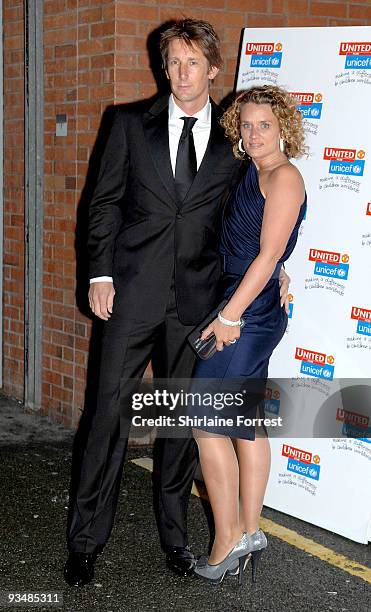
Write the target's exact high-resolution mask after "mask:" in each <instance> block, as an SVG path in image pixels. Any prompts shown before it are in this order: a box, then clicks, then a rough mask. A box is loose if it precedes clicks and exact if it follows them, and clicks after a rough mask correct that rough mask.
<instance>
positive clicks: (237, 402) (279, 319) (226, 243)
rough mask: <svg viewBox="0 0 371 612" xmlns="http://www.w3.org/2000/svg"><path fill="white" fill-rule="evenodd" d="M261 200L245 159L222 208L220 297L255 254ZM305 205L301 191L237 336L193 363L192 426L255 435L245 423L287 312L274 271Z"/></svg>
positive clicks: (258, 405)
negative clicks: (291, 222)
mask: <svg viewBox="0 0 371 612" xmlns="http://www.w3.org/2000/svg"><path fill="white" fill-rule="evenodd" d="M264 205H265V198H264V196H263V195H262V193H261V191H260V188H259V180H258V171H257V168H256V166H255V164H254V163H253V162H251V163H250V165H249V166H248V169H247V172H246V174H245V176H244V177H243V179H242V180H241V182H240V183H239V185H238V187H237V189H236V190H235V192H234V194H233V195H232V196H231V197H230V198H229V200H228V201H227V203H226V206H225V209H224V215H223V220H222V228H221V239H220V253H221V256H222V260H223V277H222V281H221V282H222V286H223V290H222V295H223V298H227V299H228V298H230V297H231V295H232V294H233V293H234V291H235V290H236V288H237V286H238V284H239V283H240V282H241V280H242V278H243V276H244V274H245V272H246V270H247V269H248V268H249V266H250V265H251V263H252V262H253V261H254V259H255V258H256V257H257V255H258V254H259V251H260V234H261V227H262V222H263V214H264ZM306 206H307V204H306V197H305V200H304V202H303V204H302V205H301V208H300V211H299V215H298V219H297V221H296V224H295V227H294V229H293V231H292V234H291V236H290V238H289V240H288V243H287V246H286V249H285V252H284V253H283V255H282V257H281V259H280V260H279V262H278V264H277V266H276V269H275V270H274V272H273V274H272V277H271V278H270V280H269V281H268V282H267V284H266V286H265V287H264V289H263V290H262V291H261V293H260V294H259V295H258V296H257V297H256V298H255V299H254V300H253V302H252V303H251V304H250V305H249V306H248V308H246V310H245V312H244V313H243V315H242V319H243V321H244V327H243V328H242V329H241V336H240V338H239V340H238V341H237V342H236V343H235V344H231V345H229V346H225V347H224V349H223V351H220V352H217V353H216V354H215V355H214V356H213V357H211V358H210V359H208V360H206V361H201V360H198V361H197V363H196V367H195V371H194V377H193V381H192V384H191V389H190V390H191V392H192V393H193V394H194V397H196V398H199V399H198V401H197V400H194V401H193V402H192V405H190V404H188V408H187V413H188V415H190V416H192V419H193V420H194V418H195V417H197V421H195V423H197V427H198V429H202V430H205V431H208V432H212V433H217V434H220V435H227V436H230V437H232V438H245V439H249V440H254V439H255V426H254V425H249V424H246V423H248V421H249V419H253V418H255V417H256V416H258V417H260V418H262V417H263V416H264V393H265V385H266V379H267V376H268V364H269V359H270V356H271V354H272V352H273V350H274V349H275V347H276V346H277V345H278V343H279V342H280V340H281V339H282V337H283V335H284V333H285V330H286V327H287V314H286V312H285V308H284V307H281V306H280V290H279V280H278V276H279V272H280V269H281V266H282V263H283V262H284V261H286V260H287V259H288V257H289V256H290V255H291V253H292V252H293V250H294V247H295V244H296V242H297V238H298V232H299V227H300V224H301V222H302V220H303V218H304V215H305V211H306ZM232 396H233V397H232ZM227 404H228V405H227ZM225 422H227V423H228V424H227V425H225Z"/></svg>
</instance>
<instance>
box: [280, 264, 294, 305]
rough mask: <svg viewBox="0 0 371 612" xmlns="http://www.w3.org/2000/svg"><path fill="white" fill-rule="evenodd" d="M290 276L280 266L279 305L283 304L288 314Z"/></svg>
mask: <svg viewBox="0 0 371 612" xmlns="http://www.w3.org/2000/svg"><path fill="white" fill-rule="evenodd" d="M290 281H291V278H290V277H289V275H288V274H286V272H285V270H284V269H283V268H281V270H280V275H279V282H280V297H281V306H283V305H285V310H286V314H289V303H290V302H289V296H288V293H289V286H290Z"/></svg>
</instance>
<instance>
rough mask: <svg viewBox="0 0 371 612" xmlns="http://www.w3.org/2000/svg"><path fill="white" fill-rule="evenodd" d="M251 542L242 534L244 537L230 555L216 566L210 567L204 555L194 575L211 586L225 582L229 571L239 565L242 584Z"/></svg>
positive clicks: (198, 562)
mask: <svg viewBox="0 0 371 612" xmlns="http://www.w3.org/2000/svg"><path fill="white" fill-rule="evenodd" d="M248 546H249V540H248V536H247V535H246V533H244V534H242V537H241V538H240V540H239V541H238V542H237V544H236V545H235V547H234V548H232V550H231V551H230V553H228V555H227V556H226V557H225V559H223V561H221V562H220V563H217V564H216V565H210V564H209V563H208V557H206V556H205V555H203V556H202V557H200V559H199V560H198V561H197V563H196V567H195V569H194V573H195V575H196V576H198V577H199V578H202V579H203V580H206V581H207V582H210V583H211V584H220V583H221V582H223V580H224V576H225V575H226V573H227V571H228V570H229V569H231V568H232V565H233V567H234V566H235V565H236V563H237V565H238V570H237V571H238V582H239V584H242V575H243V568H244V565H245V561H246V559H247V556H248V554H249V551H248Z"/></svg>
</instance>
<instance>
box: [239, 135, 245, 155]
mask: <svg viewBox="0 0 371 612" xmlns="http://www.w3.org/2000/svg"><path fill="white" fill-rule="evenodd" d="M242 145H243V140H242V138H240V139H239V141H238V150H239V152H240V153H243V154H245V155H246V151H245V149H244V148H243V146H242Z"/></svg>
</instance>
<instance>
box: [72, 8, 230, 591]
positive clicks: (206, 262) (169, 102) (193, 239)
mask: <svg viewBox="0 0 371 612" xmlns="http://www.w3.org/2000/svg"><path fill="white" fill-rule="evenodd" d="M161 53H162V57H163V63H164V67H165V69H166V73H167V77H168V79H169V81H170V87H171V92H172V93H171V95H170V97H169V96H166V97H165V98H161V99H159V100H157V101H156V102H155V103H154V104H153V105H152V106H151V107H149V108H148V109H147V110H146V111H145V112H138V111H133V110H129V109H128V108H125V107H121V106H117V107H116V111H115V117H114V120H113V125H112V129H111V132H110V136H109V138H108V141H107V145H106V149H105V152H104V155H103V158H102V162H101V168H100V173H99V177H98V182H97V187H96V189H95V192H94V195H93V199H92V202H91V206H90V221H89V244H88V246H89V257H90V276H91V286H90V290H89V303H90V306H91V309H92V311H93V312H94V313H95V314H96V315H97V316H98V317H100V318H101V319H103V320H104V321H106V323H105V329H104V336H103V345H102V364H101V373H100V379H99V392H98V402H97V411H96V414H95V416H94V420H93V422H92V426H91V430H90V433H89V437H88V441H87V445H86V448H85V451H84V456H83V460H82V466H81V473H80V478H79V483H78V487H77V493H76V495H75V498H74V499H73V500H72V502H71V504H72V505H71V510H72V520H71V525H70V528H69V541H68V545H69V551H70V554H69V558H68V561H67V563H66V567H65V579H66V581H67V582H68V583H69V584H70V585H73V586H82V585H83V584H86V583H87V582H90V581H91V580H92V579H93V576H94V562H95V558H96V554H97V552H99V551H101V550H102V549H103V547H104V545H105V543H106V541H107V539H108V537H109V534H110V532H111V529H112V525H113V521H114V515H115V511H116V505H117V498H118V494H119V486H120V480H121V474H122V466H123V462H124V458H125V453H126V448H127V438H128V435H129V431H122V429H123V427H122V421H121V431H120V415H121V414H122V404H123V403H124V400H125V397H126V395H127V393H128V387H129V386H130V385H129V382H130V380H131V379H135V378H140V377H142V375H143V373H144V371H145V369H146V366H147V364H148V362H149V361H150V359H152V364H153V371H154V376H156V377H159V378H183V379H184V378H190V377H191V374H192V369H193V365H194V356H193V354H192V351H191V349H190V347H189V346H188V344H187V336H188V335H189V333H190V332H191V330H192V329H193V327H194V326H195V325H196V324H198V323H199V322H200V321H201V320H202V319H203V318H204V317H205V316H206V315H207V314H208V312H209V311H210V310H211V309H212V307H213V306H214V305H215V299H216V287H217V283H218V279H219V276H220V262H219V257H218V253H217V219H218V213H219V208H220V204H221V201H222V196H223V194H224V193H225V192H226V190H227V187H228V186H229V185H230V184H231V183H233V181H234V180H235V178H236V176H237V173H238V170H239V167H240V162H239V161H237V160H236V159H234V157H233V156H232V152H231V150H230V145H229V143H228V141H227V139H226V138H225V136H224V133H223V130H222V129H221V127H220V126H219V122H218V120H219V118H220V116H221V110H220V109H219V108H218V107H217V106H216V105H215V104H214V102H213V101H212V100H210V99H209V92H208V90H209V84H210V82H211V81H212V80H213V79H214V78H215V77H216V75H217V74H218V72H219V69H220V67H221V65H222V59H221V56H220V51H219V39H218V37H217V35H216V34H215V32H214V30H213V28H212V26H211V25H210V24H208V23H206V22H203V21H197V20H193V19H185V20H182V21H179V22H176V23H175V24H174V25H173V26H172V27H170V28H169V29H168V30H166V31H165V32H164V33H163V35H162V39H161ZM190 118H191V119H190ZM196 464H197V451H196V445H195V443H194V440H193V439H169V440H165V441H164V448H163V453H162V459H161V473H160V483H159V484H160V486H159V494H158V499H157V503H156V505H157V508H158V525H159V532H160V539H161V544H162V547H163V549H164V551H165V552H166V555H167V557H166V559H167V564H168V566H169V567H170V568H171V569H173V570H174V571H176V572H177V573H179V574H181V575H188V574H190V573H191V572H192V570H193V566H194V564H195V558H194V556H193V554H192V552H191V551H190V550H189V548H188V542H187V527H186V514H187V505H188V500H189V496H190V491H191V486H192V480H193V474H194V470H195V467H196Z"/></svg>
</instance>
